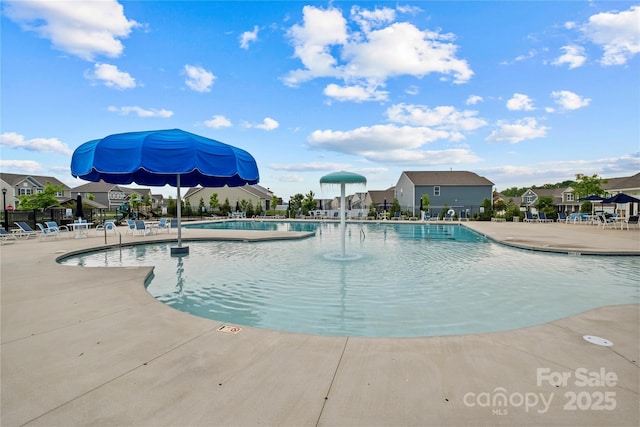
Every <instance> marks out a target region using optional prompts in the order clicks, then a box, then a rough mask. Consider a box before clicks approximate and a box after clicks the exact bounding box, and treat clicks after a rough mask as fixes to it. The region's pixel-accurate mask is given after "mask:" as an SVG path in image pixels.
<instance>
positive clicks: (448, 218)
mask: <svg viewBox="0 0 640 427" xmlns="http://www.w3.org/2000/svg"><path fill="white" fill-rule="evenodd" d="M454 214H455V211H454V210H453V209H449V210H448V211H447V213H446V214H444V220H445V221H453V215H454Z"/></svg>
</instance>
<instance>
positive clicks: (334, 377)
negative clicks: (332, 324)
mask: <svg viewBox="0 0 640 427" xmlns="http://www.w3.org/2000/svg"><path fill="white" fill-rule="evenodd" d="M347 344H349V337H346V339H345V340H344V346H343V347H342V352H341V353H340V358H338V363H337V364H336V369H335V370H334V371H333V377H331V382H330V383H329V388H328V389H327V393H326V394H325V397H324V402H322V407H321V408H320V413H319V414H318V420H317V421H316V427H318V425H319V424H320V419H321V418H322V413H323V412H324V407H325V405H326V404H327V400H329V395H330V394H331V388H332V387H333V383H334V381H335V380H336V376H338V370H339V369H340V365H341V364H342V358H343V357H344V353H345V351H346V350H347Z"/></svg>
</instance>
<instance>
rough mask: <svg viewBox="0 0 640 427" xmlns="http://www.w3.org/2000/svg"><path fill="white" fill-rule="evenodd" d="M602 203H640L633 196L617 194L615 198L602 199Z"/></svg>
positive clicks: (639, 200)
mask: <svg viewBox="0 0 640 427" xmlns="http://www.w3.org/2000/svg"><path fill="white" fill-rule="evenodd" d="M602 203H605V204H610V203H640V199H636V198H635V197H633V196H630V195H628V194H624V193H618V194H616V195H615V196H612V197H609V198H608V199H604V200H603V201H602Z"/></svg>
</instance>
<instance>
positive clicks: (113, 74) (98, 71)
mask: <svg viewBox="0 0 640 427" xmlns="http://www.w3.org/2000/svg"><path fill="white" fill-rule="evenodd" d="M85 77H86V78H88V79H91V80H100V81H102V83H103V84H104V85H105V86H107V87H112V88H114V89H133V88H134V87H136V80H135V79H134V78H133V77H131V75H129V73H125V72H123V71H120V70H118V67H116V66H115V65H111V64H94V66H93V71H92V72H89V71H87V72H86V73H85Z"/></svg>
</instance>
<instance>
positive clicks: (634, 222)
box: [620, 215, 640, 230]
mask: <svg viewBox="0 0 640 427" xmlns="http://www.w3.org/2000/svg"><path fill="white" fill-rule="evenodd" d="M638 218H640V216H638V215H631V216H630V217H629V218H627V219H626V220H625V221H624V222H623V223H622V225H621V227H620V228H622V227H624V226H625V225H626V226H627V230H628V229H629V224H631V225H635V226H636V227H638V228H640V224H639V223H638Z"/></svg>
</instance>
